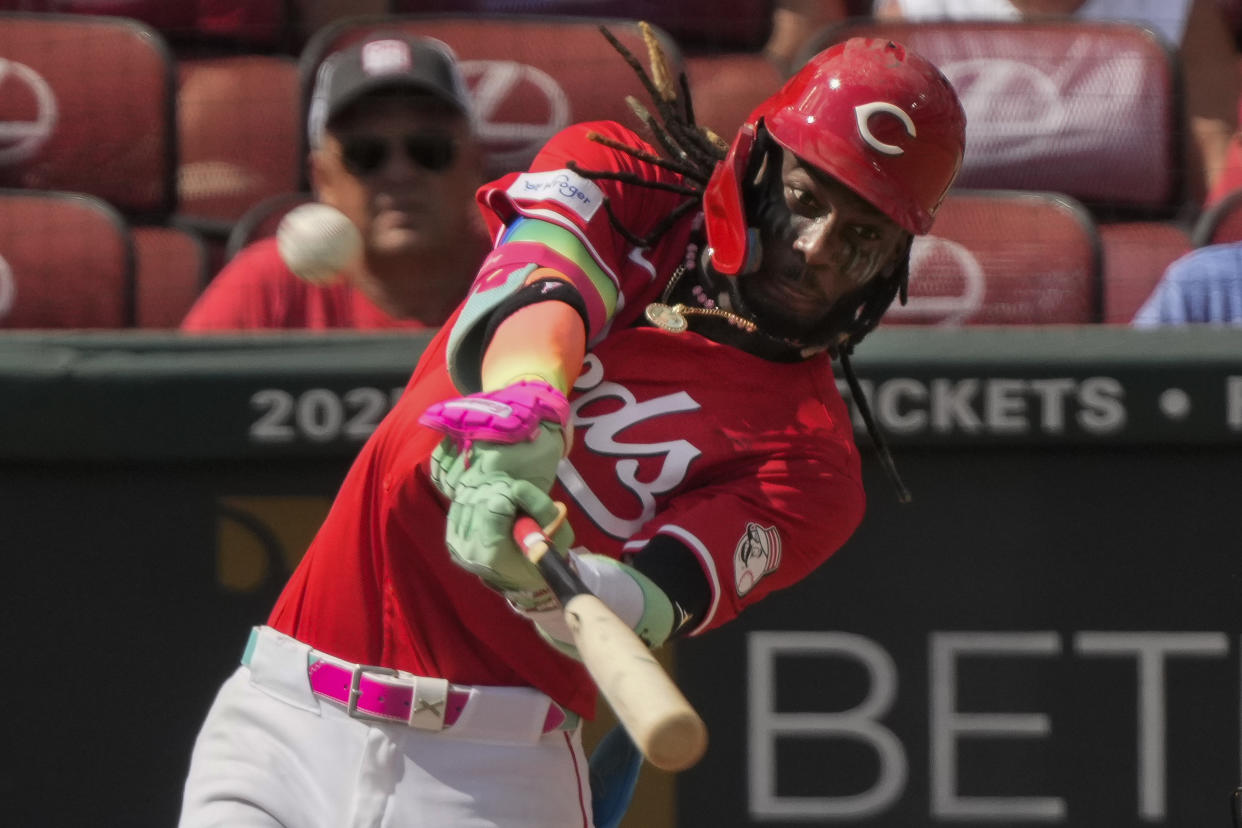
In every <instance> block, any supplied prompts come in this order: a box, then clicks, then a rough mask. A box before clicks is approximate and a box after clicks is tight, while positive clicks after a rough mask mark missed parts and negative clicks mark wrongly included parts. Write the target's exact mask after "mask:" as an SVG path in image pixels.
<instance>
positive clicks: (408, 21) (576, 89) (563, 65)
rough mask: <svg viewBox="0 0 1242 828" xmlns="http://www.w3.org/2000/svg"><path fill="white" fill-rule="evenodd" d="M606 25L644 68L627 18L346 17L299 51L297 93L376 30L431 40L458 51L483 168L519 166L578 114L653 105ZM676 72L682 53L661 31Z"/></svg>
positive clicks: (626, 112) (613, 114)
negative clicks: (328, 60)
mask: <svg viewBox="0 0 1242 828" xmlns="http://www.w3.org/2000/svg"><path fill="white" fill-rule="evenodd" d="M601 23H607V24H608V25H609V28H610V29H611V31H612V32H613V34H614V35H616V37H617V39H618V40H620V41H621V43H622V44H624V45H625V46H626V48H627V49H629V50H630V52H631V53H632V54H634V56H635V57H636V58H637V59H638V60H640V61H641V62H642V63H643V65H644V66H645V65H646V62H647V57H646V56H647V50H646V47H645V45H644V44H643V41H642V36H641V34H640V33H639V30H638V26H637V24H636V23H634V22H633V21H627V20H609V21H604V20H598V19H588V18H568V17H566V18H552V19H546V18H539V17H529V16H527V17H522V16H510V17H464V16H463V17H459V16H450V15H412V16H400V17H388V18H352V19H347V20H342V21H339V22H337V23H336V24H333V25H330V26H328V27H327V28H325V29H323V30H321V31H320V32H319V33H318V34H317V35H316V36H315V37H314V38H313V39H312V40H311V42H310V43H308V44H307V46H306V49H305V50H304V51H303V54H302V70H303V75H302V79H303V84H304V91H305V92H306V93H307V94H306V97H309V86H310V82H311V80H312V79H313V77H314V72H315V71H316V69H317V68H318V66H319V64H320V63H321V62H322V61H323V59H324V57H325V56H327V55H328V54H329V53H330V52H332V51H333V50H335V49H338V48H341V47H343V46H345V45H347V44H349V43H353V42H356V41H358V40H360V39H362V38H364V37H366V36H368V35H371V34H373V33H375V32H383V31H405V32H411V33H414V34H419V35H425V36H429V37H434V38H438V39H440V40H442V41H444V42H445V43H447V44H448V45H449V46H451V47H452V48H453V50H454V51H455V52H456V53H457V56H458V58H459V59H460V61H461V67H462V72H463V74H464V75H465V76H466V81H467V83H469V84H470V88H471V90H472V92H473V94H474V100H475V103H476V107H477V113H478V115H479V118H480V127H479V131H480V134H481V136H482V140H483V143H484V147H485V149H486V152H487V172H488V174H490V175H493V176H498V175H502V174H504V173H506V172H510V171H513V170H521V169H525V168H526V167H527V166H528V165H529V163H530V161H531V159H532V158H534V155H535V153H536V152H537V151H538V150H539V148H540V147H541V146H543V144H544V143H545V142H546V141H547V140H548V138H550V137H551V136H552V135H553V134H555V133H556V132H558V131H559V130H560V129H562V128H563V127H565V126H568V125H569V124H572V123H575V122H577V121H588V120H597V119H611V120H616V121H620V122H622V123H624V124H626V125H628V126H632V127H641V122H640V121H639V120H638V118H637V117H636V116H634V115H633V114H632V113H631V112H630V109H629V107H628V105H627V104H626V102H625V96H626V95H633V96H635V97H636V98H638V99H639V100H640V101H642V102H643V103H644V104H645V105H648V106H650V98H649V97H648V95H647V93H646V91H645V90H644V89H643V86H642V84H641V82H640V81H639V80H638V78H637V76H636V75H635V73H634V71H633V70H632V69H631V68H630V67H629V65H627V64H626V62H625V61H624V60H623V59H622V58H621V56H620V55H618V54H617V53H616V52H614V51H613V49H612V47H611V46H609V45H608V42H607V41H606V40H605V39H604V37H603V35H601V34H600V32H599V28H598V27H599V25H600V24H601ZM660 34H661V39H662V45H663V48H664V50H665V53H666V55H667V57H668V60H669V63H670V67H669V68H670V70H671V71H672V72H673V73H674V76H676V75H677V74H680V72H681V71H682V59H681V54H680V52H679V51H678V50H677V47H676V45H675V44H674V43H673V41H672V40H671V39H669V38H668V36H667V34H664V33H660ZM304 100H305V98H304Z"/></svg>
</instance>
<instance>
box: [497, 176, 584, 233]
mask: <svg viewBox="0 0 1242 828" xmlns="http://www.w3.org/2000/svg"><path fill="white" fill-rule="evenodd" d="M508 193H509V196H510V198H512V199H513V200H514V201H517V202H530V201H555V202H558V203H559V204H562V205H564V206H566V207H568V208H569V209H570V210H573V211H574V212H575V213H577V214H578V215H579V216H581V217H582V219H583V221H590V220H591V217H592V216H594V215H595V211H596V210H598V209H599V207H600V205H601V204H602V203H603V201H604V194H603V192H602V191H601V190H600V188H599V187H597V186H595V184H594V183H593V182H591V181H588V180H587V179H585V178H583V177H582V176H580V175H578V174H577V173H574V172H571V171H569V170H551V171H549V172H541V173H522V174H521V175H519V176H518V177H517V180H515V181H514V182H513V183H512V184H510V185H509V190H508Z"/></svg>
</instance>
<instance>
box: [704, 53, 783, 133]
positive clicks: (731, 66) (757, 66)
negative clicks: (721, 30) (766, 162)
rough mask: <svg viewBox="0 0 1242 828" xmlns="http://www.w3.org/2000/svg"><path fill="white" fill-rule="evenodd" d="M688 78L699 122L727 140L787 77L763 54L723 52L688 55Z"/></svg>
mask: <svg viewBox="0 0 1242 828" xmlns="http://www.w3.org/2000/svg"><path fill="white" fill-rule="evenodd" d="M686 76H687V78H688V80H689V81H690V94H691V98H692V100H693V102H694V116H695V120H696V121H698V123H700V124H702V125H703V126H706V127H710V128H711V129H712V130H713V131H714V132H715V133H716V134H717V135H719V136H720V137H722V138H724V139H725V141H732V140H733V135H734V133H736V132H737V128H738V127H740V126H741V125H742V124H743V123H745V121H746V118H747V116H749V115H750V113H751V112H753V111H754V109H755V107H756V106H758V105H759V104H760V103H762V102H763V100H764V99H765V98H767V97H768V96H770V95H772V94H773V93H774V92H776V90H778V89H780V88H781V84H782V83H783V82H784V80H785V78H784V76H783V75H782V74H781V72H780V70H779V69H777V68H776V64H774V63H773V62H772V61H770V60H768V58H767V57H765V56H764V55H763V53H761V52H721V53H718V54H702V55H687V56H686Z"/></svg>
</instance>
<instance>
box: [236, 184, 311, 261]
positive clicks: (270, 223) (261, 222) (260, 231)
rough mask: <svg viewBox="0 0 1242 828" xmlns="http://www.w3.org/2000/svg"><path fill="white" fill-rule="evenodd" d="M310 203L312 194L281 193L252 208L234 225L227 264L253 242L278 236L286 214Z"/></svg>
mask: <svg viewBox="0 0 1242 828" xmlns="http://www.w3.org/2000/svg"><path fill="white" fill-rule="evenodd" d="M310 201H314V196H312V195H311V194H310V193H281V194H279V195H275V196H271V197H270V198H266V199H264V200H263V201H261V202H259V203H258V204H256V205H254V206H253V207H251V208H250V209H249V210H247V211H246V214H245V215H243V216H242V217H241V218H240V219H239V220H238V221H237V224H235V225H233V232H232V233H230V234H229V239H228V244H227V245H226V246H225V250H224V260H225V261H226V262H227V261H228V260H229V259H232V258H233V257H234V256H236V255H237V254H238V253H239V252H241V249H242V248H243V247H246V246H247V245H249V244H251V243H252V242H256V241H258V240H259V239H265V238H268V237H269V236H274V235H276V228H277V227H279V226H280V220H281V219H282V218H284V217H285V213H287V212H289V211H290V210H292V209H293V208H294V207H297V206H299V205H301V204H306V203H307V202H310Z"/></svg>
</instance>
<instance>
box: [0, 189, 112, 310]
mask: <svg viewBox="0 0 1242 828" xmlns="http://www.w3.org/2000/svg"><path fill="white" fill-rule="evenodd" d="M133 274H134V258H133V246H132V241H131V237H130V234H129V229H128V227H127V226H126V224H125V220H124V219H123V218H122V216H121V215H120V213H118V212H117V211H116V210H115V209H113V208H112V207H111V206H109V205H108V204H107V203H105V202H103V201H101V200H100V199H97V198H94V197H92V196H86V195H79V194H76V193H53V192H41V191H34V190H0V328H123V327H128V326H130V325H131V324H132V322H133V289H134V275H133Z"/></svg>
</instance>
